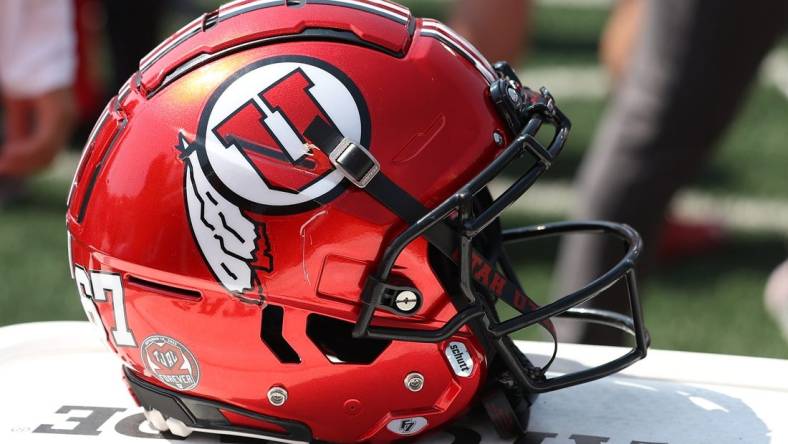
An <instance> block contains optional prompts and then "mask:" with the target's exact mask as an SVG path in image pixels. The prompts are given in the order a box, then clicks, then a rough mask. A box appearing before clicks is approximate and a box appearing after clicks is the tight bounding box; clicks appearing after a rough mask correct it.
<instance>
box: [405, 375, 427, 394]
mask: <svg viewBox="0 0 788 444" xmlns="http://www.w3.org/2000/svg"><path fill="white" fill-rule="evenodd" d="M405 388H407V389H408V390H410V391H412V392H418V391H421V389H422V388H424V376H422V375H421V373H416V372H413V373H408V376H405Z"/></svg>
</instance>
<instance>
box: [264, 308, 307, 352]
mask: <svg viewBox="0 0 788 444" xmlns="http://www.w3.org/2000/svg"><path fill="white" fill-rule="evenodd" d="M284 315H285V310H284V309H283V308H282V307H279V306H276V305H268V306H267V307H265V309H264V310H263V318H262V327H261V329H260V338H261V339H262V340H263V342H264V343H265V345H267V346H268V348H269V349H270V350H271V352H272V353H273V354H274V355H275V356H276V359H278V360H279V362H281V363H283V364H300V363H301V358H300V357H299V356H298V353H296V351H295V350H294V349H293V347H292V346H290V344H289V343H288V342H287V340H286V339H285V338H284V336H282V323H283V321H284Z"/></svg>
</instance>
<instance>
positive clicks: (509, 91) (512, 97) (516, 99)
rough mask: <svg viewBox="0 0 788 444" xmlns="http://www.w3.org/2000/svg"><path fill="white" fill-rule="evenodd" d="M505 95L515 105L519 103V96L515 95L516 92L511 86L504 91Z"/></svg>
mask: <svg viewBox="0 0 788 444" xmlns="http://www.w3.org/2000/svg"><path fill="white" fill-rule="evenodd" d="M506 94H508V95H509V100H511V101H512V103H514V104H515V105H516V104H518V103H520V95H519V94H517V91H516V90H515V89H514V88H512V87H511V86H510V87H509V88H508V89H507V90H506Z"/></svg>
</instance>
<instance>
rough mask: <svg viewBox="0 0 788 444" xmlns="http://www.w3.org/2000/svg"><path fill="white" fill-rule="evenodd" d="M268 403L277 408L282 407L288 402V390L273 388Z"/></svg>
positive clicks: (269, 392)
mask: <svg viewBox="0 0 788 444" xmlns="http://www.w3.org/2000/svg"><path fill="white" fill-rule="evenodd" d="M268 402H270V403H271V405H273V406H275V407H281V406H283V405H285V402H287V390H285V389H284V388H283V387H271V389H270V390H268Z"/></svg>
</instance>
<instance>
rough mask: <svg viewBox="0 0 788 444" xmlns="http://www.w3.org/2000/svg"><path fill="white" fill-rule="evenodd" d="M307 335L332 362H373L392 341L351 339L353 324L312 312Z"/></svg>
mask: <svg viewBox="0 0 788 444" xmlns="http://www.w3.org/2000/svg"><path fill="white" fill-rule="evenodd" d="M306 335H307V336H308V337H309V339H311V340H312V342H313V343H314V344H315V345H316V346H317V348H319V349H320V351H321V352H322V353H323V355H325V356H326V358H327V359H328V360H329V361H331V363H333V364H372V363H373V362H375V359H377V358H378V356H380V355H381V354H382V353H383V352H384V351H385V350H386V348H388V346H389V345H391V341H386V340H382V339H370V338H354V337H353V324H352V323H350V322H345V321H341V320H339V319H335V318H330V317H328V316H321V315H316V314H311V315H309V317H308V318H307V321H306Z"/></svg>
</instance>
